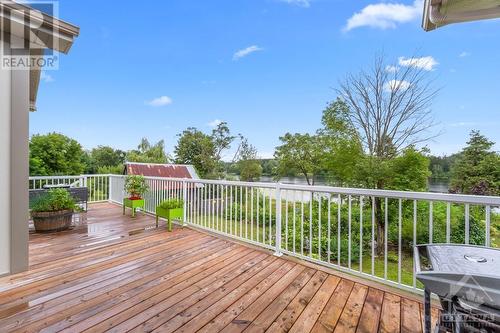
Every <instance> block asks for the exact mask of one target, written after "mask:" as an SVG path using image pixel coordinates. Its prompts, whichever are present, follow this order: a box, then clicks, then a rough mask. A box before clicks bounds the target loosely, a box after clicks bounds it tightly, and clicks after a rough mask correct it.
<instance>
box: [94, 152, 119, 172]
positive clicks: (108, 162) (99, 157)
mask: <svg viewBox="0 0 500 333" xmlns="http://www.w3.org/2000/svg"><path fill="white" fill-rule="evenodd" d="M89 155H90V156H89V159H90V168H89V169H90V172H92V173H94V172H97V170H99V169H102V168H105V167H108V168H111V167H120V168H123V162H124V161H125V155H126V153H125V152H124V151H121V150H119V149H113V148H112V147H109V146H97V147H96V148H94V149H92V150H91V151H90V154H89Z"/></svg>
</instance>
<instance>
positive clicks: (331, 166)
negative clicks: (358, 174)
mask: <svg viewBox="0 0 500 333" xmlns="http://www.w3.org/2000/svg"><path fill="white" fill-rule="evenodd" d="M321 123H322V124H323V128H321V129H320V130H318V132H317V136H318V137H319V140H320V141H321V145H322V147H323V148H324V150H325V151H324V159H323V161H322V162H321V164H322V168H323V169H324V170H325V172H326V174H327V175H328V178H329V179H330V182H331V183H334V184H335V185H338V186H342V185H344V184H350V185H355V183H356V182H355V181H354V178H355V170H356V165H357V164H358V163H359V161H360V159H361V158H362V156H363V149H362V145H361V141H360V139H359V135H358V132H357V131H356V128H354V126H353V125H352V124H351V122H350V119H349V106H348V105H347V104H346V103H345V102H344V101H342V100H341V99H339V98H337V100H335V101H334V102H331V103H329V104H328V105H327V107H326V109H325V110H324V111H323V115H322V119H321Z"/></svg>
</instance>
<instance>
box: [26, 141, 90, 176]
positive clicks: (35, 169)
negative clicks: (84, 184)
mask: <svg viewBox="0 0 500 333" xmlns="http://www.w3.org/2000/svg"><path fill="white" fill-rule="evenodd" d="M29 148H30V156H29V159H30V175H32V176H52V175H79V174H81V173H82V172H83V171H84V170H85V164H84V156H85V153H84V151H83V149H82V146H81V145H80V144H79V143H78V142H77V141H76V140H74V139H71V138H69V137H67V136H65V135H63V134H59V133H49V134H46V135H40V134H36V135H33V136H32V137H31V140H30V143H29Z"/></svg>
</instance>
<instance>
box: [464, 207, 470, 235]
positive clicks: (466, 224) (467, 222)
mask: <svg viewBox="0 0 500 333" xmlns="http://www.w3.org/2000/svg"><path fill="white" fill-rule="evenodd" d="M469 209H470V207H469V204H465V244H469V241H470V240H469V233H470V225H469V214H470V212H469Z"/></svg>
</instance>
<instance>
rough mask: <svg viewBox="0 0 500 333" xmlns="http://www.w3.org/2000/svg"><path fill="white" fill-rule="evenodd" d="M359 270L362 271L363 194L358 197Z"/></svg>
mask: <svg viewBox="0 0 500 333" xmlns="http://www.w3.org/2000/svg"><path fill="white" fill-rule="evenodd" d="M359 271H360V272H363V196H360V197H359Z"/></svg>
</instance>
